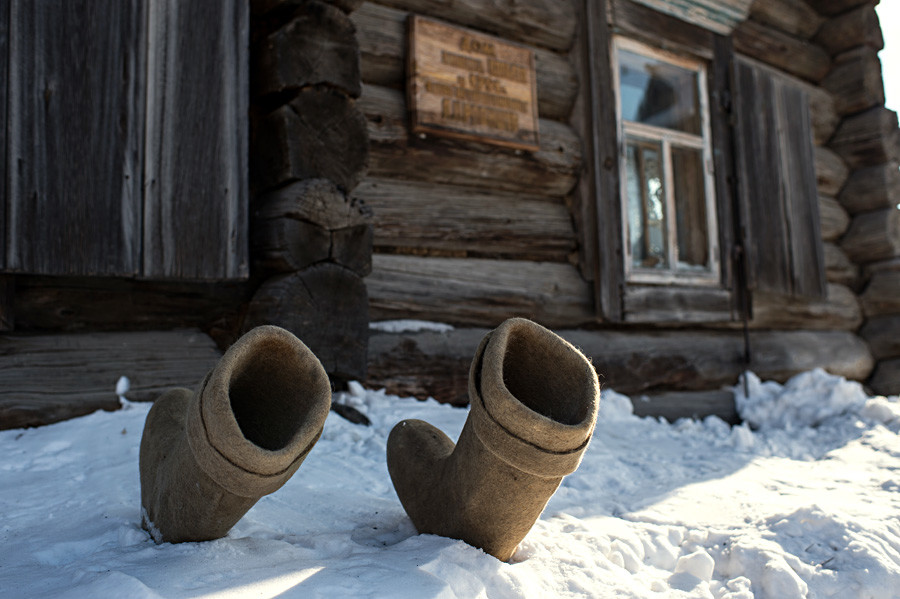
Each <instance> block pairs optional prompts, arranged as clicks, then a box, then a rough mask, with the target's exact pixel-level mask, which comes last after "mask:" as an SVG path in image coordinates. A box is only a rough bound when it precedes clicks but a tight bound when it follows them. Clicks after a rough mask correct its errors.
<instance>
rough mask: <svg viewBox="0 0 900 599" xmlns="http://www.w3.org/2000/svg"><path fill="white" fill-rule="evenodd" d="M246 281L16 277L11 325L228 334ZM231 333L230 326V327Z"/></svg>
mask: <svg viewBox="0 0 900 599" xmlns="http://www.w3.org/2000/svg"><path fill="white" fill-rule="evenodd" d="M250 293H251V291H250V290H249V288H248V283H245V282H234V283H178V282H159V281H156V282H152V283H151V282H148V281H135V280H131V279H112V278H99V277H91V278H69V277H24V276H22V277H17V278H16V296H15V304H14V308H15V315H16V329H17V330H20V331H44V332H46V331H70V332H76V331H84V330H92V331H112V330H119V331H121V330H153V329H173V328H185V327H192V328H196V327H200V328H203V329H204V330H207V331H209V330H210V328H211V327H214V328H216V329H228V330H227V331H223V333H226V336H230V334H229V333H231V332H232V331H231V327H232V325H233V326H235V327H236V326H237V325H236V323H235V321H236V320H237V318H238V313H239V311H240V307H241V304H242V303H244V302H246V301H247V299H248V298H249V296H250ZM234 332H236V330H235V331H234Z"/></svg>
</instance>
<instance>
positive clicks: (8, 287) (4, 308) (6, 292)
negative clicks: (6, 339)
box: [0, 274, 16, 331]
mask: <svg viewBox="0 0 900 599" xmlns="http://www.w3.org/2000/svg"><path fill="white" fill-rule="evenodd" d="M15 299H16V279H15V278H14V277H13V276H12V275H3V274H0V331H11V330H13V329H14V328H15V311H14V309H13V303H14V302H15Z"/></svg>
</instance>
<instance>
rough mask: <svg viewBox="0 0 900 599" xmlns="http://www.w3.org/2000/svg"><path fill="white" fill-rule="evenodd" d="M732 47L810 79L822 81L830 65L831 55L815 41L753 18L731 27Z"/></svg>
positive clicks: (816, 81) (802, 77) (814, 81)
mask: <svg viewBox="0 0 900 599" xmlns="http://www.w3.org/2000/svg"><path fill="white" fill-rule="evenodd" d="M734 49H735V50H736V51H737V52H740V53H741V54H746V55H747V56H752V57H753V58H755V59H757V60H760V61H762V62H764V63H766V64H768V65H771V66H773V67H776V68H778V69H780V70H782V71H786V72H788V73H790V74H792V75H796V76H797V77H800V78H801V79H805V80H807V81H811V82H813V83H818V82H819V81H821V80H822V78H823V77H825V75H827V74H828V69H829V68H830V67H831V57H829V56H828V53H826V52H825V51H824V50H822V48H820V47H819V46H817V45H816V44H813V43H811V42H808V41H804V40H801V39H798V38H796V37H794V36H791V35H788V34H786V33H783V32H781V31H778V30H777V29H774V28H772V27H768V26H766V25H764V24H762V23H759V22H757V21H754V20H752V19H751V20H747V21H744V22H743V23H741V24H740V25H738V26H737V28H736V29H735V30H734Z"/></svg>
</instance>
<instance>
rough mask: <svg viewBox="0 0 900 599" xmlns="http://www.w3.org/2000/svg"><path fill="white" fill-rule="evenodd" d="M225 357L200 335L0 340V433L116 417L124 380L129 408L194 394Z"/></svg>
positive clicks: (85, 335) (121, 334) (196, 332)
mask: <svg viewBox="0 0 900 599" xmlns="http://www.w3.org/2000/svg"><path fill="white" fill-rule="evenodd" d="M220 355H221V354H220V352H219V351H218V350H217V348H216V345H215V343H213V341H212V339H210V338H209V337H208V336H206V335H204V334H203V333H202V332H200V331H199V330H180V331H165V332H159V331H148V332H117V333H80V334H71V333H70V334H56V335H47V334H44V335H27V336H25V335H3V336H0V429H8V428H20V427H26V426H39V425H42V424H49V423H51V422H57V421H59V420H64V419H66V418H74V417H76V416H82V415H84V414H89V413H91V412H93V411H96V410H101V409H102V410H116V409H118V408H119V399H118V396H117V395H116V382H117V381H118V380H119V377H121V376H126V377H128V379H129V381H130V389H129V391H127V392H126V393H125V397H126V398H127V399H129V400H131V401H152V400H153V399H155V398H156V397H157V396H159V395H160V394H162V393H163V392H165V391H167V390H168V389H170V388H172V387H187V388H189V389H193V388H195V387H196V386H197V385H198V384H199V383H200V381H201V380H202V379H203V377H204V375H205V374H206V373H207V372H208V371H209V369H211V368H212V367H213V366H215V364H216V362H217V361H218V359H219V357H220ZM130 432H133V433H134V434H140V431H130Z"/></svg>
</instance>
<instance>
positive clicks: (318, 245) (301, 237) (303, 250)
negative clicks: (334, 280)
mask: <svg viewBox="0 0 900 599" xmlns="http://www.w3.org/2000/svg"><path fill="white" fill-rule="evenodd" d="M250 244H251V245H250V249H251V252H252V255H253V263H254V266H255V268H256V269H257V271H258V272H259V273H266V274H271V273H273V272H275V273H285V272H294V271H298V270H302V269H304V268H306V267H307V266H311V265H313V264H315V263H316V262H325V261H327V260H328V257H329V255H330V253H331V252H330V250H331V231H329V230H327V229H324V228H322V227H320V226H319V225H315V224H313V223H310V222H307V221H303V220H296V219H293V218H272V219H266V220H256V221H255V222H254V223H253V229H252V230H251V235H250Z"/></svg>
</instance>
